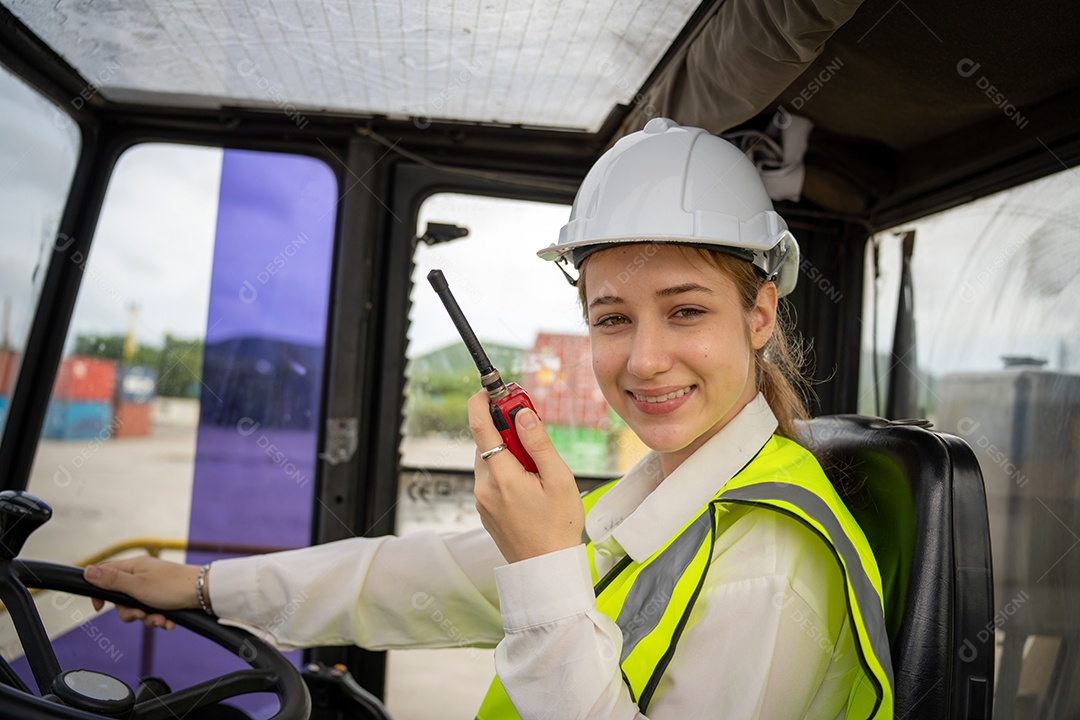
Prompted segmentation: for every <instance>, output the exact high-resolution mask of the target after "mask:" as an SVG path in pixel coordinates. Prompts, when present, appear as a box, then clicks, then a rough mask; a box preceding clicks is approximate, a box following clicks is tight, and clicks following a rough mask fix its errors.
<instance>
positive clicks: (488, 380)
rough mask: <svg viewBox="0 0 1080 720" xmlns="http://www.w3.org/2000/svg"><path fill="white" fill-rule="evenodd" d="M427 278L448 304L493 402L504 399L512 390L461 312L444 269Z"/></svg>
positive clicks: (448, 308) (430, 274)
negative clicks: (507, 386)
mask: <svg viewBox="0 0 1080 720" xmlns="http://www.w3.org/2000/svg"><path fill="white" fill-rule="evenodd" d="M427 279H428V282H429V283H431V287H432V288H434V289H435V292H436V293H437V294H438V296H439V299H440V300H442V303H443V305H445V306H446V312H447V313H449V314H450V319H451V320H453V321H454V327H456V328H457V331H458V334H459V335H461V339H462V340H463V341H464V342H465V347H466V349H467V350H468V351H469V354H470V355H472V359H473V362H475V363H476V369H477V370H479V371H480V384H481V385H483V386H484V389H485V390H487V391H488V395H489V396H490V397H491V402H497V401H499V400H502V399H503V398H504V397H506V396H507V395H508V394H509V392H510V391H509V390H507V388H506V383H504V382H503V379H502V376H500V375H499V371H498V370H496V369H495V366H494V365H492V364H491V360H489V359H488V356H487V353H486V352H484V348H483V346H482V345H481V344H480V341H479V340H478V339H477V338H476V333H474V332H473V329H472V327H471V326H470V325H469V321H468V320H466V319H465V314H464V313H463V312H461V308H460V307H459V306H458V304H457V300H455V299H454V295H453V293H451V292H450V285H449V283H447V282H446V276H445V275H443V272H442V270H432V271H431V272H429V273H428V276H427Z"/></svg>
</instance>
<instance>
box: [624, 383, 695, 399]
mask: <svg viewBox="0 0 1080 720" xmlns="http://www.w3.org/2000/svg"><path fill="white" fill-rule="evenodd" d="M693 387H694V386H693V385H689V386H687V387H684V388H682V389H681V390H676V391H675V392H669V393H668V394H667V395H641V394H640V393H633V395H634V399H635V400H637V401H638V402H647V403H659V402H664V401H665V400H674V399H675V398H680V397H682V396H683V395H685V394H686V393H688V392H690V390H691V389H692V388H693Z"/></svg>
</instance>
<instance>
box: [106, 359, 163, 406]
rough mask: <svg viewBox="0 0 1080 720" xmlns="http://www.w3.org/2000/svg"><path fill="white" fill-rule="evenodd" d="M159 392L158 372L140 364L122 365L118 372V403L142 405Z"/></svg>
mask: <svg viewBox="0 0 1080 720" xmlns="http://www.w3.org/2000/svg"><path fill="white" fill-rule="evenodd" d="M156 394H157V372H156V371H155V370H153V369H152V368H148V367H142V366H139V365H131V366H122V367H121V368H120V369H119V370H118V371H117V374H116V403H117V405H118V406H119V405H120V404H121V403H123V404H128V405H141V404H144V403H148V402H150V401H151V400H153V399H154V396H155V395H156Z"/></svg>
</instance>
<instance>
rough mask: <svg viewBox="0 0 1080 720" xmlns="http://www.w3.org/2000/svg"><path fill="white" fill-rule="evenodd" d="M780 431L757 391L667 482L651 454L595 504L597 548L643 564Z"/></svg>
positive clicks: (592, 527)
mask: <svg viewBox="0 0 1080 720" xmlns="http://www.w3.org/2000/svg"><path fill="white" fill-rule="evenodd" d="M776 427H777V422H776V416H775V415H774V414H773V411H772V409H771V408H770V407H769V404H768V403H767V402H766V401H765V397H764V396H763V395H762V394H761V393H758V395H757V397H755V398H754V399H753V400H751V401H750V402H749V403H747V404H746V407H744V408H743V409H742V410H740V411H739V414H738V415H736V416H735V417H734V418H732V419H731V421H730V422H728V424H727V425H725V426H724V427H722V428H721V429H720V431H719V432H717V433H716V435H714V436H713V437H711V438H709V440H708V441H706V442H705V444H704V445H702V446H701V447H700V448H698V450H697V451H696V452H695V453H694V454H693V455H691V456H690V457H688V458H687V459H686V460H684V461H683V462H682V464H681V465H679V467H678V468H676V469H675V471H674V472H673V473H671V475H670V476H668V477H667V478H664V476H663V471H662V470H661V467H660V455H659V453H657V452H655V451H653V452H650V453H649V454H647V455H646V456H645V457H643V458H642V459H641V460H640V461H639V462H638V463H637V464H636V465H634V467H632V468H631V469H630V470H629V471H628V472H627V473H626V475H624V476H623V478H622V479H621V480H619V482H618V483H617V484H616V485H615V487H613V488H612V489H611V490H610V491H608V492H607V493H605V494H604V496H603V497H601V498H600V499H599V500H597V501H596V505H594V506H593V508H592V510H591V511H590V512H589V515H588V517H586V518H585V530H586V532H587V533H588V535H589V537H590V538H591V539H592V540H593V544H594V545H601V544H603V545H604V547H605V548H606V549H607V550H608V551H612V550H614V551H615V552H617V551H618V550H619V549H621V550H622V551H624V552H625V553H626V554H627V555H629V556H630V558H631V559H632V560H634V562H642V561H644V560H645V559H646V558H648V557H649V556H650V555H652V554H653V553H654V552H656V551H657V550H659V549H660V548H661V547H662V546H663V545H664V543H666V542H667V541H668V540H670V539H671V537H672V536H673V535H675V533H676V532H678V531H679V529H680V528H682V526H683V525H685V524H686V523H688V522H689V521H690V520H692V519H694V518H695V517H696V516H697V515H698V514H699V513H700V512H701V510H702V508H704V507H705V505H706V504H707V503H708V502H709V500H710V499H712V498H713V497H714V496H715V495H716V494H717V493H719V492H720V490H721V489H722V488H723V487H724V485H726V484H727V481H728V480H730V479H731V478H732V477H734V476H735V474H736V473H737V472H739V470H741V469H742V468H743V467H745V466H746V464H747V463H748V462H750V460H752V459H753V458H754V456H755V455H756V454H757V453H758V451H759V450H761V448H762V446H763V445H765V443H766V442H767V441H768V439H769V438H770V437H771V436H772V434H773V432H774V431H775V430H776ZM661 481H663V482H661ZM613 546H614V547H613Z"/></svg>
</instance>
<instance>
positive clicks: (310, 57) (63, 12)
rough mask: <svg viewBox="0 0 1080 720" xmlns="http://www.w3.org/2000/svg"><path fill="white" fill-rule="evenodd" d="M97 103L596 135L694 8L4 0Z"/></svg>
mask: <svg viewBox="0 0 1080 720" xmlns="http://www.w3.org/2000/svg"><path fill="white" fill-rule="evenodd" d="M5 4H6V5H7V6H8V7H9V8H10V10H11V11H12V13H13V14H14V15H15V16H16V17H18V18H19V20H21V21H22V22H23V23H24V24H25V25H26V26H27V27H29V28H30V30H32V31H33V32H34V33H35V34H36V35H37V36H38V37H40V38H41V39H42V40H44V41H45V42H46V43H47V44H48V45H50V46H51V47H52V48H53V49H54V50H55V51H56V52H57V53H58V54H59V55H60V56H61V57H62V58H63V59H64V60H65V61H66V62H67V63H68V64H70V65H71V66H72V67H73V68H74V69H75V70H76V71H77V72H78V73H79V74H80V75H81V76H82V77H83V78H84V79H85V80H86V81H87V82H88V83H90V84H92V85H93V86H94V88H95V91H97V92H100V93H101V94H102V96H103V97H104V98H105V99H106V100H109V101H113V102H119V103H136V104H163V105H172V106H177V107H206V108H217V107H223V106H225V107H246V108H263V109H276V110H281V109H289V110H290V111H294V112H295V113H297V114H298V115H311V114H315V113H333V114H348V115H354V116H385V117H389V118H402V119H408V118H413V119H415V120H417V121H418V122H421V123H427V122H430V121H433V120H446V121H464V122H479V123H495V124H504V125H525V126H534V127H546V128H557V129H560V130H582V131H585V132H595V131H597V130H598V129H599V128H600V126H601V125H602V124H603V122H604V120H605V118H607V116H608V114H609V113H610V111H611V109H612V107H614V106H616V105H618V104H620V103H625V102H627V101H628V100H630V99H631V98H632V97H633V95H634V93H636V92H637V90H638V88H639V87H640V86H641V85H642V84H643V83H644V81H645V79H646V78H647V77H648V75H649V73H650V72H651V71H652V69H653V68H654V67H655V65H656V64H657V61H658V60H659V59H660V58H661V57H662V56H663V54H664V52H665V51H666V50H667V48H668V46H670V45H671V43H672V41H673V40H674V39H675V37H676V36H677V35H678V33H679V32H680V30H682V28H683V26H684V25H686V22H687V20H688V18H689V17H690V15H691V14H692V13H693V11H694V9H695V8H696V7H697V4H698V3H697V2H696V0H667V1H665V2H650V1H649V0H637V1H636V2H626V1H625V0H600V1H597V0H588V1H584V0H561V1H560V2H555V3H547V2H514V1H513V0H441V1H440V0H433V1H428V2H423V3H420V2H402V1H400V0H375V1H374V2H363V3H360V2H350V1H349V0H324V1H323V2H306V1H304V2H301V1H298V0H197V1H196V2H173V1H172V0H138V1H137V2H130V3H129V2H123V3H121V2H109V3H102V2H100V1H98V0H60V2H56V3H51V2H50V3H42V2H40V1H39V0H7V1H6V2H5Z"/></svg>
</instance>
